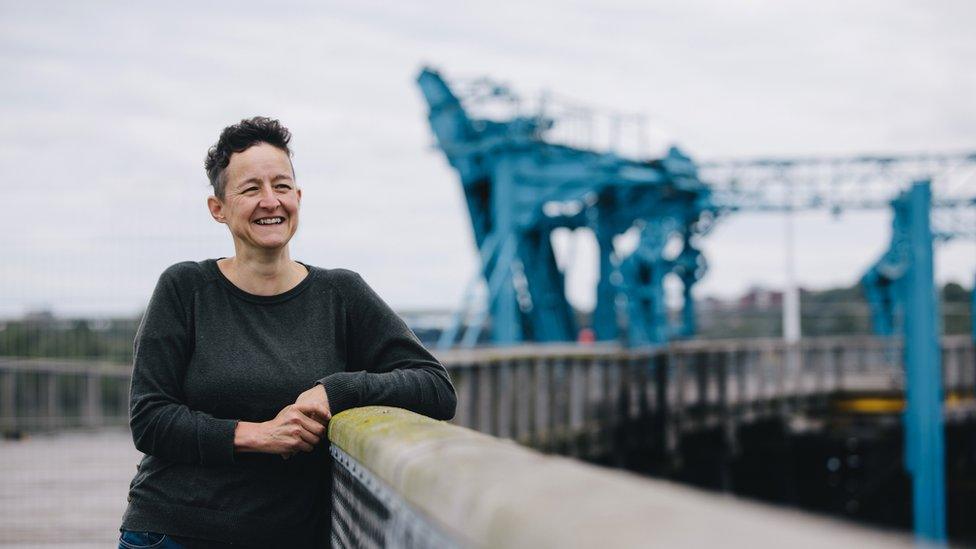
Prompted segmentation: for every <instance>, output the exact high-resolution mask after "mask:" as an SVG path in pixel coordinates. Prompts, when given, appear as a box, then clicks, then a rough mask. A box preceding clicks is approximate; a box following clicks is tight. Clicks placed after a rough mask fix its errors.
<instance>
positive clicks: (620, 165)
mask: <svg viewBox="0 0 976 549" xmlns="http://www.w3.org/2000/svg"><path fill="white" fill-rule="evenodd" d="M417 82H418V84H419V85H420V89H421V91H422V92H423V95H424V98H425V99H426V100H427V103H428V105H429V107H430V114H429V120H430V125H431V128H432V129H433V132H434V135H435V136H436V138H437V143H438V145H439V146H440V148H441V149H442V150H443V151H444V154H445V155H446V156H447V159H448V161H449V162H450V164H451V166H453V167H454V169H456V170H457V172H458V174H459V176H460V178H461V184H462V187H463V188H464V195H465V199H466V202H467V206H468V212H469V214H470V216H471V223H472V226H473V227H474V236H475V241H476V244H477V246H478V250H479V253H480V257H481V271H482V272H481V274H482V275H483V277H484V280H485V281H487V285H488V307H487V309H486V310H487V311H490V317H491V339H492V342H493V343H495V344H514V343H518V342H523V341H538V342H555V341H574V340H575V339H576V337H577V332H578V327H577V326H576V321H575V318H574V314H573V309H572V307H571V306H570V304H569V302H568V301H567V299H566V292H565V281H564V276H563V273H562V272H561V271H560V270H559V268H558V265H557V263H556V258H555V255H554V252H553V249H552V244H551V234H552V231H554V230H555V229H557V228H567V229H571V230H572V229H577V228H581V227H588V228H590V229H592V230H593V233H594V234H595V236H596V240H597V243H598V245H599V255H600V275H599V281H598V283H597V292H596V294H597V298H596V308H595V310H594V314H593V329H594V332H595V335H596V338H597V339H599V340H618V339H627V340H628V341H630V342H631V343H634V344H652V343H663V342H665V341H667V340H668V338H669V337H671V336H672V335H675V334H692V333H694V331H695V328H694V300H693V297H692V288H693V286H694V284H695V283H696V282H697V281H698V280H699V279H700V278H701V277H702V276H703V275H704V273H705V264H704V260H703V258H702V255H701V253H700V251H699V250H698V249H697V247H696V246H695V241H696V238H697V237H698V236H700V235H702V234H704V233H705V232H706V231H707V230H708V228H709V227H710V221H711V219H712V218H713V213H714V211H715V207H714V205H713V204H712V202H711V198H710V192H709V189H708V186H707V185H706V184H705V183H703V182H702V181H701V180H699V179H698V176H697V173H696V169H695V165H694V164H693V163H692V162H691V160H690V159H689V158H688V157H687V156H685V155H684V154H683V153H682V152H681V151H680V150H678V149H676V148H672V149H671V150H670V152H669V153H668V154H667V155H666V156H665V157H664V158H661V159H657V160H653V161H636V160H631V159H627V158H623V157H621V156H618V155H617V154H614V153H612V152H605V153H603V152H595V151H590V150H582V149H579V148H573V147H569V146H566V145H561V144H556V143H551V142H548V141H546V139H545V132H546V131H547V130H548V129H550V128H551V127H552V125H553V122H554V121H553V120H552V119H551V118H548V117H546V116H544V115H542V114H539V115H536V116H532V117H520V116H516V117H514V118H511V119H509V120H505V121H496V120H490V119H485V118H475V117H473V116H472V115H471V114H470V113H469V112H468V110H467V109H466V106H465V104H464V103H462V101H461V99H460V98H459V97H458V95H457V94H455V92H454V91H453V90H452V89H451V87H450V86H449V85H448V84H447V82H445V80H444V79H443V78H442V77H441V76H440V75H439V74H438V73H437V72H435V71H433V70H430V69H424V70H423V71H422V72H421V73H420V75H419V76H418V78H417ZM467 95H468V97H471V96H477V97H481V98H483V99H494V100H502V101H506V100H511V98H512V97H513V96H512V94H511V93H510V92H508V90H507V89H505V88H504V87H501V86H498V85H496V84H493V83H490V82H487V81H480V82H478V83H476V85H475V86H474V87H473V90H471V91H469V92H468V94H467ZM632 227H636V228H637V229H638V230H639V231H640V238H639V242H638V246H637V249H636V250H635V251H634V252H633V253H631V254H629V255H628V256H626V257H624V256H623V255H622V254H620V253H618V251H617V250H616V249H615V247H614V238H615V237H617V236H618V235H621V234H623V233H624V232H626V231H628V230H630V229H631V228H632ZM675 237H677V238H680V240H681V243H682V249H681V251H680V252H678V253H676V254H672V255H668V254H666V253H665V251H666V250H665V247H666V244H667V243H668V242H669V240H670V239H672V238H675ZM669 274H675V275H677V276H678V278H679V279H680V280H681V282H682V284H683V286H684V290H683V291H684V296H685V301H684V307H683V313H682V315H681V320H680V321H679V322H678V323H677V325H676V326H671V323H670V322H669V319H668V311H667V307H666V305H665V303H664V296H665V292H664V278H665V276H667V275H669ZM620 302H623V303H625V304H624V305H623V307H622V309H623V310H622V311H618V303H620ZM619 312H623V315H620V314H618V313H619ZM463 316H464V311H463V308H462V311H461V313H460V314H459V316H458V318H457V319H456V321H455V323H454V325H453V326H452V327H451V329H448V330H446V331H445V332H444V334H445V335H444V337H443V338H442V340H441V343H442V345H444V346H447V345H451V344H453V343H454V341H455V339H456V338H457V337H458V332H459V331H460V329H461V327H462V325H463V324H464V322H463V320H464V319H463ZM621 316H626V318H627V322H626V323H621V322H620V317H621ZM484 321H485V319H484V317H482V318H481V319H479V320H478V321H477V322H475V323H474V325H473V326H469V327H468V331H467V333H466V334H464V335H462V336H461V344H462V345H464V346H471V345H473V344H474V343H475V342H476V341H477V337H478V334H479V332H480V330H481V328H482V326H481V325H482V324H483V323H484ZM622 325H626V327H627V332H626V333H621V326H622Z"/></svg>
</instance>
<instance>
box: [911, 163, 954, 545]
mask: <svg viewBox="0 0 976 549" xmlns="http://www.w3.org/2000/svg"><path fill="white" fill-rule="evenodd" d="M931 199H932V192H931V188H930V185H929V183H928V182H927V181H926V182H920V183H916V184H915V185H913V186H912V189H911V191H910V195H909V211H910V217H909V219H910V221H909V227H910V228H909V245H910V250H911V252H910V253H911V260H910V267H909V269H908V280H907V282H908V284H907V286H908V287H907V290H908V295H907V296H906V297H907V299H906V303H905V368H906V371H905V374H906V375H905V377H906V392H907V397H908V398H907V400H908V405H907V409H906V411H905V436H906V442H907V444H906V452H907V455H906V456H905V457H906V463H907V464H908V467H909V472H910V473H911V475H912V504H913V514H914V524H915V535H916V537H917V539H918V540H919V541H920V542H926V543H932V542H935V543H944V542H945V539H946V521H945V505H946V501H945V448H944V440H943V438H944V434H943V417H942V367H941V357H940V352H939V344H938V331H937V330H938V324H937V322H936V320H937V318H938V314H937V307H938V304H937V303H936V300H935V281H934V277H933V265H932V230H931V226H930V222H929V211H930V207H931Z"/></svg>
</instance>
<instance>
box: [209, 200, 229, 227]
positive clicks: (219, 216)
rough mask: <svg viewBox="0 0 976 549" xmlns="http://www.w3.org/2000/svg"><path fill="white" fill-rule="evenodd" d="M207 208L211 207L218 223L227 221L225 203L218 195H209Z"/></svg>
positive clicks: (212, 214) (211, 213) (211, 212)
mask: <svg viewBox="0 0 976 549" xmlns="http://www.w3.org/2000/svg"><path fill="white" fill-rule="evenodd" d="M207 208H208V209H210V215H211V216H212V217H213V218H214V221H216V222H217V223H226V222H227V218H226V217H224V203H223V202H222V201H221V200H220V199H219V198H217V197H216V196H208V197H207Z"/></svg>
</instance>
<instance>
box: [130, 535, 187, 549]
mask: <svg viewBox="0 0 976 549" xmlns="http://www.w3.org/2000/svg"><path fill="white" fill-rule="evenodd" d="M148 547H151V548H152V549H185V548H184V547H183V546H182V545H180V544H179V543H176V542H175V541H173V539H171V538H170V537H169V536H167V535H166V534H157V533H155V532H133V531H131V530H122V535H121V536H119V549H146V548H148Z"/></svg>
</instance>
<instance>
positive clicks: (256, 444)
mask: <svg viewBox="0 0 976 549" xmlns="http://www.w3.org/2000/svg"><path fill="white" fill-rule="evenodd" d="M260 430H261V424H260V423H252V422H250V421H238V422H237V427H236V428H235V429H234V451H235V452H260V451H261V449H260V436H259V432H260Z"/></svg>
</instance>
